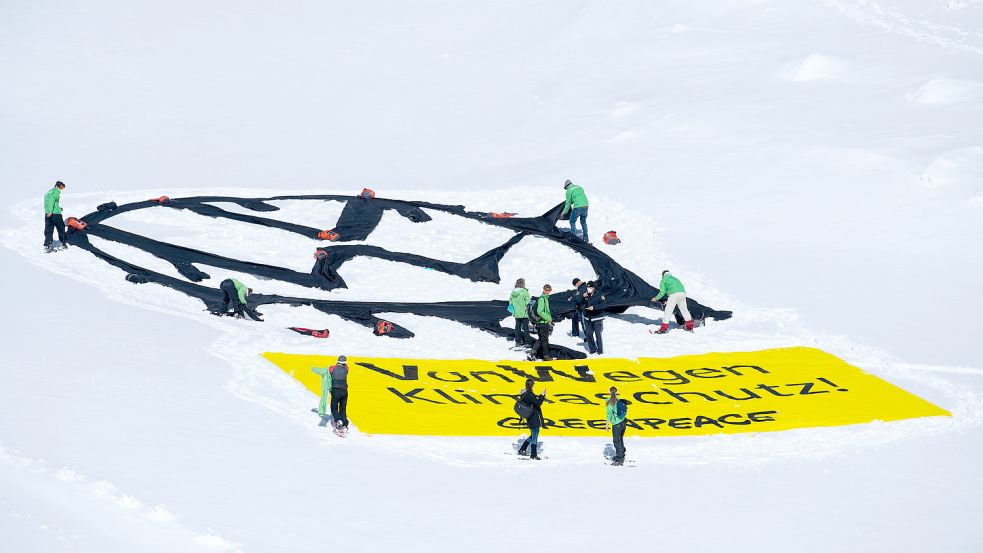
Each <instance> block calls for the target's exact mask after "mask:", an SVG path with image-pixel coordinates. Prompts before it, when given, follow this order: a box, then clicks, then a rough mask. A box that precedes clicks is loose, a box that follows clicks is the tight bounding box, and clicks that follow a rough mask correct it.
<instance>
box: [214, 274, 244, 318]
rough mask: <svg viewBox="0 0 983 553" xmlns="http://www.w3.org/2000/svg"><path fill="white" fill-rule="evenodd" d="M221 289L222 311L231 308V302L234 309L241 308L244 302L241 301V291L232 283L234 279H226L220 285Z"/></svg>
mask: <svg viewBox="0 0 983 553" xmlns="http://www.w3.org/2000/svg"><path fill="white" fill-rule="evenodd" d="M218 288H219V290H221V291H222V313H225V312H227V311H228V310H229V303H230V302H231V303H232V309H239V308H241V307H242V304H241V303H240V302H239V291H238V290H236V285H235V284H232V281H231V280H229V279H225V280H223V281H222V283H221V284H219V285H218Z"/></svg>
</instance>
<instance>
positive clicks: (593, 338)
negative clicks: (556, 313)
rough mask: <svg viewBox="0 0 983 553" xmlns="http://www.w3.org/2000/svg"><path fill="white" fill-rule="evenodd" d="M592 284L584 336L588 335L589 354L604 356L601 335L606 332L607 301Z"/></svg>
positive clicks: (586, 302)
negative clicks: (605, 308)
mask: <svg viewBox="0 0 983 553" xmlns="http://www.w3.org/2000/svg"><path fill="white" fill-rule="evenodd" d="M596 286H597V285H596V284H595V283H593V282H591V283H589V284H588V285H587V297H586V298H585V303H584V334H586V335H587V340H586V341H587V352H588V353H596V354H598V355H603V354H604V342H603V341H602V340H601V333H602V332H604V307H605V304H606V303H607V302H606V299H605V297H604V295H603V294H601V293H600V292H599V291H598V290H597V288H596Z"/></svg>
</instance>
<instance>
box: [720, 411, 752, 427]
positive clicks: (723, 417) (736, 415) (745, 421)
mask: <svg viewBox="0 0 983 553" xmlns="http://www.w3.org/2000/svg"><path fill="white" fill-rule="evenodd" d="M733 417H737V418H738V419H740V420H737V421H733V422H731V421H729V420H727V419H729V418H733ZM719 420H720V422H722V423H724V424H738V425H742V426H743V425H745V424H751V421H749V420H744V417H743V415H739V414H737V413H728V414H726V415H721V416H720V419H719Z"/></svg>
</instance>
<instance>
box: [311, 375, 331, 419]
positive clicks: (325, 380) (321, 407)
mask: <svg viewBox="0 0 983 553" xmlns="http://www.w3.org/2000/svg"><path fill="white" fill-rule="evenodd" d="M311 372H312V373H314V374H318V375H321V403H319V404H318V405H317V414H318V415H319V416H320V417H321V418H322V419H323V418H324V414H325V413H326V412H327V410H328V399H329V398H330V397H331V369H326V368H325V369H322V368H321V367H311Z"/></svg>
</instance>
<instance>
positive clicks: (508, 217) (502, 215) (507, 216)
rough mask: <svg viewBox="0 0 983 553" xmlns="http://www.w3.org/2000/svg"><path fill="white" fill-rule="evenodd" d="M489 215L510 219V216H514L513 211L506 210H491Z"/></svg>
mask: <svg viewBox="0 0 983 553" xmlns="http://www.w3.org/2000/svg"><path fill="white" fill-rule="evenodd" d="M491 216H492V219H511V218H512V217H515V213H509V212H507V211H506V212H503V213H498V212H496V211H492V212H491Z"/></svg>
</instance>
